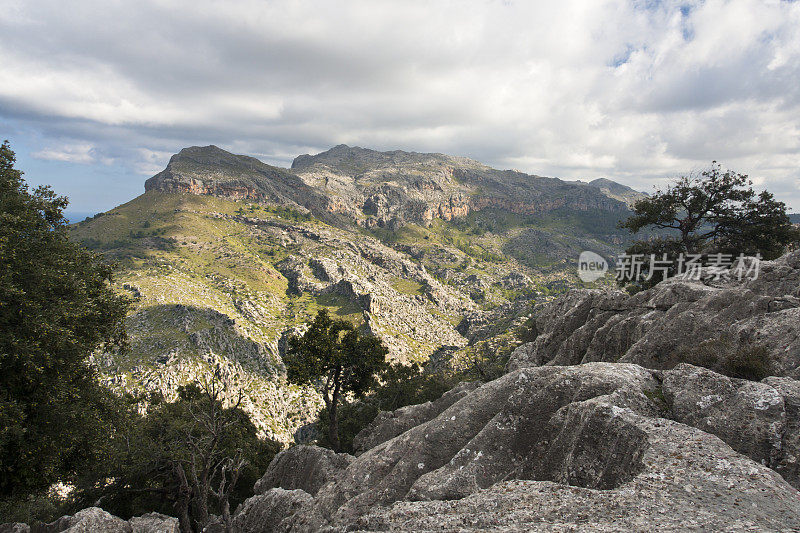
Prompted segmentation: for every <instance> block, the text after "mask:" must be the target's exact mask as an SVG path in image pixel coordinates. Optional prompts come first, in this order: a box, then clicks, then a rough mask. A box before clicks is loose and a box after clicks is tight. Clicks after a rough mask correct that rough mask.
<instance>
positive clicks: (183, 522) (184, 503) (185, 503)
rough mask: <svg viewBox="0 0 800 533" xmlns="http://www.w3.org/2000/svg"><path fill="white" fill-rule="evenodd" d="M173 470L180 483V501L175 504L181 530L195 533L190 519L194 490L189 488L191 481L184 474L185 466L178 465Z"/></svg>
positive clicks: (184, 532) (182, 532) (183, 532)
mask: <svg viewBox="0 0 800 533" xmlns="http://www.w3.org/2000/svg"><path fill="white" fill-rule="evenodd" d="M172 468H173V470H174V471H175V475H176V476H177V477H178V482H179V487H178V500H177V501H176V502H175V511H176V514H177V515H178V525H179V526H180V528H181V533H194V528H193V527H192V521H191V519H190V518H189V504H190V502H191V499H192V489H191V488H190V487H189V481H188V480H187V479H186V472H184V470H183V466H182V465H180V464H177V465H175V466H173V467H172Z"/></svg>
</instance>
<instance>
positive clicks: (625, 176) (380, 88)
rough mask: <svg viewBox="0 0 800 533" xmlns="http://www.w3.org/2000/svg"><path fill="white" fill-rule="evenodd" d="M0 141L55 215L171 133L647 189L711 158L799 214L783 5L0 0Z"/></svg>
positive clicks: (798, 51) (286, 158) (288, 150)
mask: <svg viewBox="0 0 800 533" xmlns="http://www.w3.org/2000/svg"><path fill="white" fill-rule="evenodd" d="M0 69H1V72H2V76H0V137H2V138H8V139H9V140H10V141H11V143H12V148H14V149H15V150H16V152H17V155H18V160H19V165H18V166H19V167H20V168H22V169H23V170H24V171H26V177H27V178H28V180H29V181H30V182H32V183H35V184H39V183H49V184H52V185H53V186H54V188H55V189H56V190H57V191H58V192H59V193H62V194H66V195H68V196H69V197H70V198H71V200H72V207H71V209H73V210H75V211H100V210H105V209H108V208H111V207H113V206H115V205H117V204H119V203H122V202H124V201H127V200H129V199H131V198H132V197H134V196H136V195H138V194H140V193H141V192H142V191H143V182H144V179H145V178H147V177H149V176H150V175H152V174H154V173H155V172H158V171H159V170H161V169H162V168H163V167H164V166H165V165H166V163H167V161H168V159H169V156H170V155H171V154H173V153H175V152H177V151H178V150H180V149H181V148H182V147H184V146H189V145H207V144H216V145H218V146H221V147H223V148H226V149H228V150H231V151H234V152H237V153H243V154H249V155H254V156H256V157H258V158H260V159H262V160H264V161H266V162H268V163H272V164H279V165H282V166H288V164H290V162H291V160H292V159H293V158H294V157H295V156H296V155H298V154H302V153H315V152H319V151H322V150H325V149H327V148H329V147H331V146H333V145H336V144H340V143H346V144H350V145H359V146H364V147H370V148H376V149H406V150H414V151H436V152H445V153H450V154H456V155H464V156H468V157H472V158H475V159H478V160H480V161H483V162H485V163H488V164H490V165H492V166H495V167H499V168H516V169H520V170H523V171H526V172H530V173H535V174H539V175H547V176H556V177H562V178H565V179H593V178H596V177H609V178H612V179H615V180H617V181H620V182H622V183H625V184H627V185H630V186H633V187H635V188H638V189H640V190H644V191H652V189H653V187H654V186H656V185H660V184H663V183H665V180H666V179H667V178H668V177H669V176H674V175H676V174H679V173H685V172H689V171H693V170H698V169H702V168H703V167H705V166H707V165H708V164H709V163H710V162H711V160H718V161H720V162H721V163H722V164H723V166H725V167H728V168H731V169H734V170H736V171H739V172H742V173H746V174H749V175H750V176H751V177H752V178H753V179H754V180H755V181H756V183H757V185H759V186H760V187H766V188H768V189H770V190H772V191H773V192H775V194H776V196H778V198H779V199H781V200H783V201H785V202H786V203H787V204H788V205H790V206H791V207H792V208H793V209H794V212H798V211H800V2H798V1H793V2H789V1H785V0H783V1H779V0H753V1H750V0H732V1H727V2H726V1H716V0H706V1H685V2H671V1H659V0H610V1H606V0H584V1H573V0H560V1H558V2H544V1H541V2H533V1H510V0H509V1H490V0H486V1H482V0H473V1H469V2H468V1H460V2H455V1H452V2H451V1H441V2H431V1H424V2H417V1H414V0H401V1H396V2H390V1H375V0H366V1H337V2H334V1H325V2H305V1H264V0H258V1H255V0H253V1H247V0H241V1H239V0H225V1H218V2H217V1H206V2H201V1H198V0H192V1H180V0H138V1H136V2H133V1H122V0H97V1H95V0H75V1H71V2H64V1H63V0H54V1H47V0H20V1H16V0H0Z"/></svg>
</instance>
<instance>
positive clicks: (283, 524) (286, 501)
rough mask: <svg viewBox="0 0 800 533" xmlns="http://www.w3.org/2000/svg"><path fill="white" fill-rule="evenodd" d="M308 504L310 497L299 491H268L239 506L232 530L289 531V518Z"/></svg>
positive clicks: (257, 532)
mask: <svg viewBox="0 0 800 533" xmlns="http://www.w3.org/2000/svg"><path fill="white" fill-rule="evenodd" d="M310 502H311V496H310V495H309V494H308V493H306V492H304V491H302V490H300V489H297V490H285V489H281V488H274V489H270V490H268V491H266V492H265V493H263V494H258V495H256V496H253V497H252V498H248V499H247V500H246V501H245V502H244V503H243V504H242V505H240V506H239V508H238V509H237V510H236V515H235V516H234V518H233V524H232V526H233V527H232V529H233V530H234V531H236V532H237V533H277V532H279V531H289V528H290V523H289V520H290V519H291V517H292V516H293V515H294V514H295V513H297V511H298V510H300V509H301V508H302V507H303V506H304V505H307V504H309V503H310Z"/></svg>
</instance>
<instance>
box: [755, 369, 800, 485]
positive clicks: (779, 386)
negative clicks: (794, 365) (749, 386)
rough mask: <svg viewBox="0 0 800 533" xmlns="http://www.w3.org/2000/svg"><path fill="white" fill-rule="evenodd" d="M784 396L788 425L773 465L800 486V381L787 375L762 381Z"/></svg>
mask: <svg viewBox="0 0 800 533" xmlns="http://www.w3.org/2000/svg"><path fill="white" fill-rule="evenodd" d="M762 383H765V384H766V385H769V386H770V387H772V388H774V389H775V390H776V391H778V393H779V394H780V395H781V396H782V397H783V407H784V409H785V410H786V425H785V427H784V431H783V439H782V441H781V453H780V455H779V457H778V459H777V461H775V462H774V463H773V465H772V467H773V468H774V469H775V471H776V472H778V473H779V474H781V475H782V476H783V477H784V479H786V481H788V482H789V483H791V484H792V485H794V486H795V487H798V488H800V381H797V380H794V379H790V378H786V377H780V378H779V377H772V376H771V377H768V378H766V379H764V380H763V381H762Z"/></svg>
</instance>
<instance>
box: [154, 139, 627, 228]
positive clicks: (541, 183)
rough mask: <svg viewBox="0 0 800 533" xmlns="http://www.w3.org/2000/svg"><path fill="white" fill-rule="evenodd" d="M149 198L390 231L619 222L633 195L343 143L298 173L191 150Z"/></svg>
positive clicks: (296, 164)
mask: <svg viewBox="0 0 800 533" xmlns="http://www.w3.org/2000/svg"><path fill="white" fill-rule="evenodd" d="M145 189H146V190H153V189H157V190H163V191H168V192H188V193H194V194H212V195H219V196H225V197H232V198H236V199H250V200H255V201H264V202H273V203H279V204H281V205H296V206H304V207H306V208H308V209H311V210H313V211H314V212H315V213H316V214H317V216H320V217H322V218H327V217H328V216H329V215H330V214H332V213H337V214H343V215H345V216H346V217H347V218H349V219H350V220H352V221H354V222H355V223H357V224H359V225H361V226H365V227H375V226H380V227H389V228H396V227H399V226H402V225H404V224H406V223H409V222H414V223H418V224H423V225H427V224H429V223H430V222H431V221H432V220H433V219H436V218H440V219H444V220H451V219H453V218H458V217H463V216H466V215H468V214H469V213H470V212H471V211H480V210H482V209H485V208H488V207H491V208H497V209H503V210H506V211H509V212H513V213H518V214H526V215H527V214H540V213H546V212H549V211H552V210H555V209H566V210H577V211H600V212H608V213H620V212H622V211H624V210H625V209H626V202H628V201H629V199H630V198H634V197H635V194H636V193H635V191H632V190H630V189H628V188H627V187H624V186H622V185H619V184H615V183H614V182H611V181H608V180H606V181H604V182H601V183H598V184H596V185H589V184H585V183H576V182H566V181H562V180H560V179H555V178H545V177H541V176H535V175H530V174H525V173H523V172H518V171H510V170H496V169H493V168H490V167H488V166H486V165H483V164H482V163H479V162H477V161H474V160H472V159H468V158H465V157H456V156H450V155H445V154H438V153H417V152H406V151H402V150H393V151H388V152H380V151H377V150H371V149H367V148H361V147H357V146H355V147H351V146H347V145H344V144H341V145H338V146H335V147H333V148H331V149H330V150H327V151H325V152H321V153H319V154H316V155H308V154H305V155H301V156H299V157H297V158H296V159H295V160H294V161H293V162H292V166H291V169H283V168H278V167H274V166H271V165H267V164H265V163H262V162H261V161H259V160H257V159H255V158H252V157H247V156H240V155H234V154H231V153H229V152H226V151H225V150H222V149H220V148H218V147H216V146H206V147H191V148H185V149H183V150H181V151H180V152H179V153H178V154H176V155H175V156H173V157H172V159H171V160H170V162H169V165H167V168H166V169H165V170H164V171H162V172H160V173H159V174H156V175H155V176H153V177H152V178H150V179H149V180H147V182H146V183H145Z"/></svg>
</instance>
